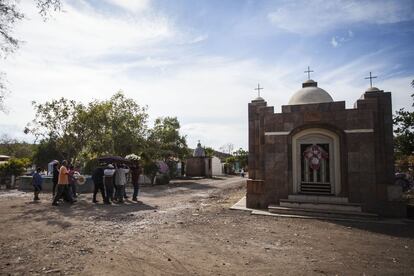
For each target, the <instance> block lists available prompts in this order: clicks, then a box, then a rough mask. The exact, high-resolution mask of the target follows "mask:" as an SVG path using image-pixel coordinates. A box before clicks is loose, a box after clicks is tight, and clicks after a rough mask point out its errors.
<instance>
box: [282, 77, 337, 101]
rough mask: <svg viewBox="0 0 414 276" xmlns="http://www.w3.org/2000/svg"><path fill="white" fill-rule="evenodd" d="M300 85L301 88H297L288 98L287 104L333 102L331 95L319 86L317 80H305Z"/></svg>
mask: <svg viewBox="0 0 414 276" xmlns="http://www.w3.org/2000/svg"><path fill="white" fill-rule="evenodd" d="M302 86H303V88H301V89H299V90H298V91H297V92H296V93H295V94H293V96H292V97H291V98H290V100H289V103H288V105H296V104H312V103H330V102H333V99H332V97H331V95H329V93H328V92H326V91H325V90H323V89H322V88H319V87H318V86H317V82H315V81H313V80H307V81H305V82H304V83H303V85H302Z"/></svg>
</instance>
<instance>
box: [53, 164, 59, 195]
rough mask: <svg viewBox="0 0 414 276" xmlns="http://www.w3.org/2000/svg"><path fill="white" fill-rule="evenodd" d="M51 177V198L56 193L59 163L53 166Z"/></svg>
mask: <svg viewBox="0 0 414 276" xmlns="http://www.w3.org/2000/svg"><path fill="white" fill-rule="evenodd" d="M52 173H53V177H52V182H53V196H55V193H56V185H57V183H58V180H59V162H56V163H55V164H53V171H52Z"/></svg>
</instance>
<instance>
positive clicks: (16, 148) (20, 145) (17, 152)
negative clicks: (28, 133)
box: [0, 135, 36, 159]
mask: <svg viewBox="0 0 414 276" xmlns="http://www.w3.org/2000/svg"><path fill="white" fill-rule="evenodd" d="M35 149H36V145H33V144H29V143H26V142H23V141H19V140H17V139H12V138H10V137H8V136H7V135H3V136H2V137H1V138H0V154H4V155H9V156H12V157H15V158H28V159H32V158H33V154H34V152H35Z"/></svg>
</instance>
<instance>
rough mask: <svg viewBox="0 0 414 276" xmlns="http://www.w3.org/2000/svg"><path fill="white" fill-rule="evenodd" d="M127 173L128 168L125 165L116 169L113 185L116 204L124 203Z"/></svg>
mask: <svg viewBox="0 0 414 276" xmlns="http://www.w3.org/2000/svg"><path fill="white" fill-rule="evenodd" d="M128 173H129V168H128V167H127V166H125V165H121V166H119V167H118V168H117V169H116V173H115V185H116V186H117V188H116V198H117V200H118V203H123V202H124V193H125V192H124V191H125V185H126V183H127V174H128Z"/></svg>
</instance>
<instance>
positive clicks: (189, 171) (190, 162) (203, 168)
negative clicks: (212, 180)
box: [185, 141, 212, 177]
mask: <svg viewBox="0 0 414 276" xmlns="http://www.w3.org/2000/svg"><path fill="white" fill-rule="evenodd" d="M185 167H186V175H187V176H190V177H197V176H199V177H212V162H211V157H207V156H206V154H205V151H204V148H203V147H202V146H201V143H200V141H199V142H198V144H197V148H196V149H195V150H194V153H193V156H192V157H189V158H188V159H187V161H186V166H185Z"/></svg>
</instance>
